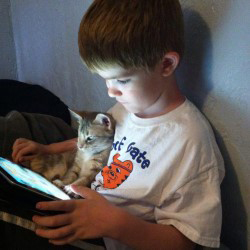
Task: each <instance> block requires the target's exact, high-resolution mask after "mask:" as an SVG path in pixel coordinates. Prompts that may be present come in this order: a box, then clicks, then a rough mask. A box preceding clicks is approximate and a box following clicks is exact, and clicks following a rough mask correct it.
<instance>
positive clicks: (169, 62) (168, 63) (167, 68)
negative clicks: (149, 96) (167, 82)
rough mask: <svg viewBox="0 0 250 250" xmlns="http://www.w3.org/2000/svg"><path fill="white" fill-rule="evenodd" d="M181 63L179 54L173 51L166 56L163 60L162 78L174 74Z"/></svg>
mask: <svg viewBox="0 0 250 250" xmlns="http://www.w3.org/2000/svg"><path fill="white" fill-rule="evenodd" d="M179 61H180V56H179V54H178V53H177V52H174V51H171V52H168V53H166V54H165V55H164V57H163V59H162V76H163V77H167V76H170V75H171V74H173V73H174V71H175V69H176V68H177V66H178V64H179Z"/></svg>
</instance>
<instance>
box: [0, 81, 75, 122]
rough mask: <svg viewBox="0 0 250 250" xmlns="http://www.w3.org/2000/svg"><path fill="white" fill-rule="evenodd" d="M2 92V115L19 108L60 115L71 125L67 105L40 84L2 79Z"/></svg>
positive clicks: (0, 87)
mask: <svg viewBox="0 0 250 250" xmlns="http://www.w3.org/2000/svg"><path fill="white" fill-rule="evenodd" d="M0 93H1V97H0V116H5V115H6V114H7V113H9V112H10V111H12V110H17V111H19V112H28V113H40V114H46V115H51V116H55V117H59V118H61V119H62V120H64V121H65V122H66V123H67V124H69V125H70V121H71V120H70V113H69V110H68V107H67V105H66V104H64V103H63V102H62V101H61V100H60V99H59V98H58V97H57V96H56V95H54V94H53V93H51V92H50V91H49V90H47V89H45V88H44V87H42V86H40V85H35V84H28V83H24V82H20V81H15V80H9V79H0Z"/></svg>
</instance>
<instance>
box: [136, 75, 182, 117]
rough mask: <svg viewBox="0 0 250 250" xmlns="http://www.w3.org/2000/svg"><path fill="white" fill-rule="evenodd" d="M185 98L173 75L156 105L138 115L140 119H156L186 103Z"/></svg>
mask: <svg viewBox="0 0 250 250" xmlns="http://www.w3.org/2000/svg"><path fill="white" fill-rule="evenodd" d="M185 99H186V98H185V96H184V95H183V94H182V93H181V91H180V89H179V87H178V85H177V81H176V77H175V75H174V74H173V75H172V76H170V77H169V78H168V81H167V82H166V88H165V91H163V92H162V94H161V95H160V96H159V98H158V99H157V101H156V102H155V104H154V105H152V106H151V107H149V108H148V109H147V110H144V112H143V113H136V114H135V115H136V116H138V117H140V118H154V117H158V116H161V115H164V114H167V113H169V112H170V111H173V110H174V109H176V108H177V107H179V106H180V105H181V104H182V103H184V101H185Z"/></svg>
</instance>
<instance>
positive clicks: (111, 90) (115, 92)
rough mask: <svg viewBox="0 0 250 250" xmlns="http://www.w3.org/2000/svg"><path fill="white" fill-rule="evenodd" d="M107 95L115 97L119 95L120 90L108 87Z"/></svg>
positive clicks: (120, 93)
mask: <svg viewBox="0 0 250 250" xmlns="http://www.w3.org/2000/svg"><path fill="white" fill-rule="evenodd" d="M108 95H109V96H110V97H117V96H121V95H122V92H121V91H120V90H118V89H114V88H108Z"/></svg>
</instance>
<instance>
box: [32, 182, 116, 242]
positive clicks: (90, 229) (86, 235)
mask: <svg viewBox="0 0 250 250" xmlns="http://www.w3.org/2000/svg"><path fill="white" fill-rule="evenodd" d="M72 189H73V190H74V191H75V192H76V193H78V194H79V195H81V196H82V197H84V198H85V199H78V200H66V201H50V202H39V203H37V208H38V209H41V210H55V211H64V212H65V213H63V214H58V215H55V216H36V215H35V216H33V218H32V220H33V221H34V222H35V223H37V224H38V225H39V226H45V227H48V228H46V229H37V230H36V234H37V235H39V236H41V237H44V238H48V239H50V240H49V241H50V242H51V243H53V244H55V245H64V244H68V243H70V242H73V241H75V240H78V239H91V238H97V237H103V236H105V235H107V234H108V233H109V230H112V228H113V226H114V224H113V223H115V220H114V218H115V216H114V214H113V212H114V211H115V210H116V207H115V206H113V205H111V204H110V203H109V202H108V201H107V200H106V199H105V198H104V197H103V196H101V195H100V194H98V193H97V192H96V191H93V190H91V189H89V188H86V187H81V186H74V185H72Z"/></svg>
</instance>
